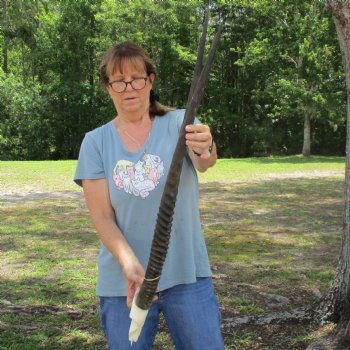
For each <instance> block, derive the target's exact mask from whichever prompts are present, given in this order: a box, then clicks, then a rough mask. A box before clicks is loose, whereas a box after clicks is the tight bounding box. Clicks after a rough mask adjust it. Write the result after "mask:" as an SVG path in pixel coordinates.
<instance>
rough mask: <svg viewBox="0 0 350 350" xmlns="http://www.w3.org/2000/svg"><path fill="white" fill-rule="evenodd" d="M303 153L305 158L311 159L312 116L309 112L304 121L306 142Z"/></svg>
mask: <svg viewBox="0 0 350 350" xmlns="http://www.w3.org/2000/svg"><path fill="white" fill-rule="evenodd" d="M302 153H303V156H305V157H309V156H310V155H311V115H310V113H308V111H307V110H306V113H305V119H304V142H303V152H302Z"/></svg>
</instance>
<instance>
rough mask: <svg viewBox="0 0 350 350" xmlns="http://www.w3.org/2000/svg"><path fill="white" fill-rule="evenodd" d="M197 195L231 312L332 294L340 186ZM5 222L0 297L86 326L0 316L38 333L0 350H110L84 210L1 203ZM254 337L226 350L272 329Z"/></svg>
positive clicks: (229, 189) (269, 184)
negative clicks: (74, 313)
mask: <svg viewBox="0 0 350 350" xmlns="http://www.w3.org/2000/svg"><path fill="white" fill-rule="evenodd" d="M288 161H291V160H290V157H288ZM317 161H318V162H319V159H318V160H317ZM327 161H328V162H329V161H330V158H329V157H327ZM336 161H339V159H338V158H335V159H334V162H336ZM298 162H300V160H298ZM200 192H201V201H200V208H201V216H202V222H203V227H204V232H205V236H206V241H207V245H208V251H209V255H210V259H211V262H212V265H213V267H215V270H214V273H216V274H220V273H222V274H225V275H226V276H227V277H226V278H222V279H218V280H215V285H216V290H217V293H218V296H219V299H220V301H221V305H222V311H223V314H224V315H234V314H237V313H244V312H246V311H242V310H251V309H247V307H246V305H254V308H255V309H256V310H263V311H269V310H275V311H281V310H285V309H289V308H292V307H297V306H300V305H303V304H305V303H309V302H311V301H313V300H314V299H315V295H314V294H313V290H314V289H320V290H321V291H325V290H326V288H327V286H328V285H329V282H330V281H331V279H332V276H333V273H334V268H335V264H336V261H337V257H338V252H339V247H340V237H341V229H342V213H343V200H342V198H343V179H338V178H334V179H333V178H322V179H279V180H273V181H265V182H252V183H240V184H237V183H236V184H235V183H224V184H223V183H219V182H211V183H207V184H203V185H201V188H200ZM5 204H6V203H5ZM12 204H13V203H12ZM0 216H1V218H0V220H1V227H0V249H1V258H2V261H3V263H2V264H1V267H0V273H1V282H2V283H1V285H0V295H1V298H0V299H5V300H9V301H11V302H12V303H15V304H22V305H34V304H49V305H62V306H65V305H68V306H70V307H73V308H76V309H79V310H82V311H83V316H82V318H81V319H71V318H70V317H69V316H68V315H64V314H62V315H59V316H57V315H56V316H55V315H38V316H35V317H34V316H33V315H22V314H19V315H12V314H9V313H2V314H0V316H1V318H0V320H1V322H3V323H6V324H11V325H31V324H32V325H34V326H37V327H38V328H37V329H36V330H33V331H25V330H20V329H17V330H16V329H15V328H10V329H7V330H6V329H5V330H4V332H3V334H4V336H3V335H2V337H1V339H0V349H2V348H4V349H12V350H13V349H21V350H22V349H23V344H26V345H27V347H26V348H25V349H27V350H34V349H48V350H53V349H64V350H73V349H98V350H99V349H104V340H103V336H102V333H101V331H100V329H99V325H98V317H97V315H96V312H97V311H96V309H95V308H96V303H97V300H96V297H95V295H94V294H95V291H94V286H95V283H96V280H95V276H96V257H97V254H98V249H99V243H98V239H97V236H96V234H95V232H94V230H93V229H92V225H91V222H90V219H89V216H88V213H87V210H86V208H85V204H84V203H83V202H82V201H79V200H73V199H68V198H63V199H62V198H61V199H59V198H57V199H54V200H53V199H52V200H49V199H45V200H41V199H38V200H35V201H33V202H32V203H31V205H30V206H27V205H22V204H18V205H9V206H6V205H3V206H2V207H1V209H0ZM239 283H242V284H243V285H244V287H240V286H239ZM258 291H263V292H270V293H278V294H280V295H283V296H286V297H288V298H289V299H290V303H289V304H286V305H276V304H274V305H271V303H270V302H268V301H266V300H265V299H264V298H262V297H261V296H260V294H259V293H258ZM237 298H238V299H237ZM243 299H244V300H243ZM243 306H244V307H243ZM0 326H1V324H0ZM295 327H298V326H295ZM249 332H250V331H249V330H248V333H249ZM252 332H253V333H254V335H252V336H251V340H249V339H248V338H247V337H244V333H247V330H244V329H243V330H242V332H241V333H239V332H238V333H235V334H232V333H230V334H227V335H225V343H226V344H228V349H229V348H230V346H231V345H232V344H234V346H235V347H233V348H235V349H242V350H243V349H263V348H266V349H273V341H274V339H273V338H274V337H273V334H271V332H270V333H268V332H267V331H266V330H265V333H264V331H263V330H261V331H260V330H257V329H254V330H253V331H252ZM259 332H260V333H259ZM278 332H279V335H280V337H282V338H283V349H286V350H287V349H298V348H299V347H298V346H297V345H296V344H302V343H303V341H302V340H300V338H299V340H298V339H297V338H298V337H297V334H304V331H303V330H302V329H298V328H294V329H290V328H289V329H286V330H283V329H279V330H278ZM253 333H252V334H253ZM249 334H250V333H249ZM293 334H294V335H293ZM259 337H260V338H261V339H260V340H258V338H259ZM243 338H244V340H245V343H244V345H240V343H239V341H238V340H239V339H243ZM166 341H168V340H164V344H163V343H162V341H158V344H159V345H158V346H159V349H161V348H162V346H163V348H164V349H165V346H166V345H167V344H165V342H166ZM242 341H243V340H242ZM298 342H299V343H298ZM257 343H259V344H260V345H261V347H256V344H257ZM162 344H163V345H162ZM230 344H231V345H230ZM260 345H259V346H260ZM279 345H281V346H282V343H281V344H276V346H279ZM300 346H301V345H300ZM300 348H301V347H300Z"/></svg>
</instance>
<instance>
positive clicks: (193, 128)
mask: <svg viewBox="0 0 350 350" xmlns="http://www.w3.org/2000/svg"><path fill="white" fill-rule="evenodd" d="M212 142H213V136H212V134H211V132H210V128H209V126H208V125H206V124H191V125H187V126H186V145H187V147H188V148H189V149H191V150H192V151H193V152H195V153H197V154H200V158H202V159H209V158H210V156H211V154H210V148H211V146H212Z"/></svg>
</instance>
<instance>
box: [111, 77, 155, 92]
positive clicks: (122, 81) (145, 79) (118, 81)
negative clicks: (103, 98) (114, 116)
mask: <svg viewBox="0 0 350 350" xmlns="http://www.w3.org/2000/svg"><path fill="white" fill-rule="evenodd" d="M148 78H149V77H145V78H144V77H140V78H135V79H132V80H129V81H124V80H113V81H110V82H109V83H108V85H109V86H110V87H111V89H112V90H113V91H114V92H116V93H117V94H121V93H122V92H124V91H125V90H126V89H127V88H128V84H130V86H131V88H132V89H133V90H135V91H140V90H142V89H144V88H145V86H146V83H147V79H148ZM139 79H143V80H144V81H145V85H144V86H143V87H142V88H141V89H135V88H134V87H133V86H132V83H133V82H134V81H135V80H139ZM113 83H124V84H125V88H124V90H122V91H115V90H114V89H113V86H112V84H113Z"/></svg>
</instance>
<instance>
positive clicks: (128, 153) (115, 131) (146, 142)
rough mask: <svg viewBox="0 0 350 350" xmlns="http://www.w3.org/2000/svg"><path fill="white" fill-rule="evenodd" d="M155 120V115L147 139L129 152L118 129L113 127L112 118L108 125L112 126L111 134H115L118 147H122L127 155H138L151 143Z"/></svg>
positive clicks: (156, 118)
mask: <svg viewBox="0 0 350 350" xmlns="http://www.w3.org/2000/svg"><path fill="white" fill-rule="evenodd" d="M157 120H158V117H157V116H155V117H154V120H153V123H152V126H151V129H150V135H149V137H148V138H147V140H146V141H145V142H144V143H143V144H142V145H141V147H140V148H139V149H138V150H137V151H135V152H131V151H128V150H127V149H126V147H125V145H124V142H123V140H122V139H121V137H120V135H119V133H118V130H117V128H116V127H115V125H114V123H113V120H111V121H110V122H109V123H108V124H109V125H110V127H111V128H112V134H114V135H115V136H114V137H115V139H116V140H117V142H118V143H119V146H120V148H121V149H122V151H123V153H125V154H127V155H128V156H129V157H135V156H139V155H140V154H142V153H144V152H145V151H146V150H147V146H148V147H149V146H150V144H151V141H152V139H153V134H154V131H155V125H156V123H157Z"/></svg>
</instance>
